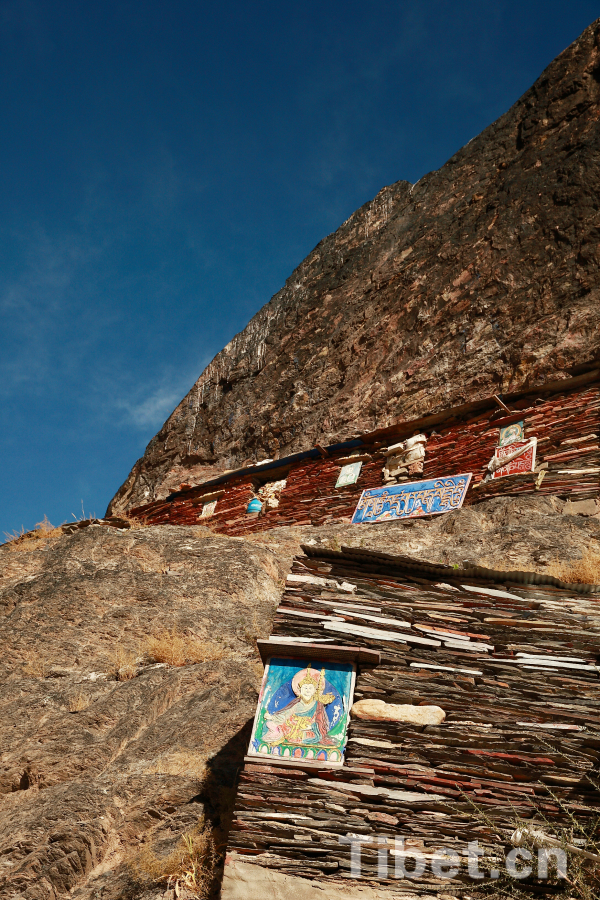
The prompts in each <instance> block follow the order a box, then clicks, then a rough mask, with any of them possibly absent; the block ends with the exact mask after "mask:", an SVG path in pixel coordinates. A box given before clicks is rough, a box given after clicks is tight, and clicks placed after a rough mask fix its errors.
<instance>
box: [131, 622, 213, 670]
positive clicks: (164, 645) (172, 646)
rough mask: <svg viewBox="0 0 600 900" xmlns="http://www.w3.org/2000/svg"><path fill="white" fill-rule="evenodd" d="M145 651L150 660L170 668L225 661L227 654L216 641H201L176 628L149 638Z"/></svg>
mask: <svg viewBox="0 0 600 900" xmlns="http://www.w3.org/2000/svg"><path fill="white" fill-rule="evenodd" d="M144 649H145V652H146V655H147V656H148V658H149V659H151V660H153V661H154V662H163V663H166V664H167V665H168V666H185V665H193V664H194V663H201V662H208V661H211V660H215V659H223V658H224V657H225V655H226V653H227V651H226V649H225V648H224V647H223V645H222V644H219V643H217V642H216V641H201V640H200V639H199V638H197V637H194V636H193V635H188V634H181V633H179V632H177V631H176V630H175V629H174V628H172V629H171V630H170V631H169V630H165V631H162V632H159V633H157V634H155V635H152V636H151V637H149V638H147V640H146V644H145V648H144Z"/></svg>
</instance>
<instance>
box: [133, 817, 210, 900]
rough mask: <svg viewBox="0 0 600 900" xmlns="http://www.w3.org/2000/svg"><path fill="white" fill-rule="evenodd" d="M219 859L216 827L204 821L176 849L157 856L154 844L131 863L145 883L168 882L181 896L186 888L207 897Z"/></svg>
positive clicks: (142, 851) (184, 836) (185, 835)
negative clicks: (213, 832)
mask: <svg viewBox="0 0 600 900" xmlns="http://www.w3.org/2000/svg"><path fill="white" fill-rule="evenodd" d="M215 862H216V851H215V844H214V839H213V835H212V829H211V828H210V827H208V826H207V825H205V824H204V822H202V821H201V822H200V823H199V824H198V827H197V829H196V830H195V831H194V832H193V833H191V834H184V835H183V836H182V837H181V839H180V841H179V843H178V845H177V847H176V848H175V850H172V851H171V853H169V854H168V855H166V856H157V854H156V853H155V852H154V850H153V849H152V847H146V848H144V849H143V850H141V851H140V852H139V853H138V854H137V856H136V857H135V858H134V859H133V860H132V862H131V865H132V868H133V870H134V872H135V873H136V875H137V876H138V878H140V880H141V881H143V882H149V881H150V882H157V881H162V882H166V884H167V887H169V888H173V889H174V891H175V895H176V896H179V895H180V893H181V892H182V890H186V891H188V892H190V893H192V894H193V895H195V896H196V897H202V898H207V897H208V896H209V895H210V893H211V889H212V888H213V882H214V872H215Z"/></svg>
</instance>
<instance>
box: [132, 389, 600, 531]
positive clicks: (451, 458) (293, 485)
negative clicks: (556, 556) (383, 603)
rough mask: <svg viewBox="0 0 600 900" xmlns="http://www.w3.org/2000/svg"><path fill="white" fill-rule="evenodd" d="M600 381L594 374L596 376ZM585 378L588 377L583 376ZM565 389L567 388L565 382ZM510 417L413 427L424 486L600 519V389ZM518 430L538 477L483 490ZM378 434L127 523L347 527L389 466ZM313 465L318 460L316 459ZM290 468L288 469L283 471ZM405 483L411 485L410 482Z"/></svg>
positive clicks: (492, 414) (493, 411)
mask: <svg viewBox="0 0 600 900" xmlns="http://www.w3.org/2000/svg"><path fill="white" fill-rule="evenodd" d="M590 376H594V377H595V378H596V379H597V373H590ZM586 377H587V376H586ZM563 383H566V382H563ZM511 406H512V412H511V414H507V413H506V412H505V411H503V410H502V409H500V408H499V407H498V406H497V405H496V404H494V405H493V406H492V407H491V408H488V409H487V410H485V411H484V412H481V411H480V410H474V411H471V413H466V414H465V415H464V417H458V416H456V415H453V411H452V410H448V411H447V421H448V423H449V424H446V423H444V424H438V425H437V426H436V427H433V428H432V427H431V425H429V427H427V428H425V427H424V423H423V422H416V423H413V426H412V429H411V432H409V433H414V432H415V431H425V436H426V437H427V442H426V445H425V446H426V450H425V458H424V459H423V460H422V470H421V472H422V474H419V475H413V476H412V480H413V481H414V480H419V479H420V478H429V479H430V478H442V477H443V476H445V475H452V474H457V473H459V472H470V473H472V475H473V477H472V480H471V484H470V486H469V490H468V493H467V496H466V498H465V503H466V504H467V505H471V504H473V503H479V502H480V501H481V500H484V499H486V498H489V497H494V496H504V497H506V496H518V495H519V494H534V493H539V494H542V495H554V496H557V497H560V498H562V499H567V498H568V499H569V500H571V501H574V502H583V503H585V502H586V501H591V503H590V508H592V509H595V510H596V511H597V512H598V511H600V506H598V504H597V500H598V497H599V494H600V444H599V443H598V440H599V439H598V435H599V434H600V384H599V383H598V381H597V380H596V381H594V383H591V384H590V383H586V384H584V385H579V386H578V388H577V389H573V390H571V391H560V390H558V391H556V392H554V393H552V394H551V395H550V396H546V397H540V396H537V395H535V394H534V395H530V396H529V397H526V398H523V399H520V400H516V402H512V403H511ZM516 420H521V421H522V422H523V427H524V430H525V435H526V436H527V438H528V439H530V438H535V439H536V441H537V455H536V464H535V471H534V472H526V473H522V474H515V475H509V476H503V477H502V478H498V479H495V480H491V481H484V476H485V475H486V474H488V470H487V465H488V463H489V461H490V459H491V458H492V457H493V455H494V450H495V448H496V446H497V444H498V440H499V434H500V431H499V429H500V428H501V427H503V426H505V425H507V424H508V423H511V422H514V421H516ZM377 437H380V438H381V437H383V436H382V435H380V434H379V433H378V432H376V433H375V434H371V435H363V443H362V444H361V447H360V449H357V450H353V453H354V454H355V455H354V456H348V453H349V451H348V449H346V450H343V449H342V450H337V451H332V452H330V453H329V454H328V455H327V456H325V455H323V456H319V452H318V450H315V451H313V456H312V457H309V458H308V459H302V460H297V461H293V462H291V463H290V464H289V465H283V469H271V470H269V469H267V468H266V467H255V468H253V469H251V470H250V471H248V472H242V473H240V474H233V475H232V476H231V478H229V479H228V480H227V481H224V482H222V483H221V484H219V485H210V484H208V485H204V486H202V485H201V486H198V487H192V488H189V489H185V490H182V491H179V492H177V493H176V494H175V495H173V497H171V498H168V499H166V500H158V501H156V502H155V503H150V504H146V505H144V506H140V507H137V508H134V509H133V510H131V515H132V516H134V517H139V518H140V519H141V520H143V521H146V522H149V523H150V524H153V525H158V524H161V523H170V524H172V525H194V524H196V523H197V522H202V523H203V524H207V525H209V526H210V528H211V529H213V530H214V531H220V532H224V533H225V534H250V533H252V532H258V531H264V530H267V529H272V528H277V527H281V526H288V525H323V524H324V523H327V522H340V521H348V520H349V519H350V518H351V517H352V514H353V512H354V510H355V509H356V505H357V503H358V501H359V499H360V496H361V493H362V491H364V490H367V489H368V488H378V487H381V486H382V484H383V481H384V465H385V461H386V459H387V458H388V457H386V455H385V446H384V445H382V442H381V440H376V438H377ZM397 437H398V435H395V436H394V434H393V431H392V432H391V433H388V434H387V441H386V443H389V444H392V445H393V444H394V443H395V442H396V439H397ZM315 457H316V458H315ZM349 460H361V464H362V468H361V471H360V475H359V477H358V480H357V482H356V483H355V484H353V485H348V486H343V487H337V486H336V481H337V478H338V475H339V473H340V470H341V466H342V465H344V463H347V462H348V461H349ZM284 463H285V460H282V464H284ZM269 471H271V473H279V474H271V477H272V478H273V477H277V478H279V477H280V476H281V475H284V477H285V478H286V481H285V482H284V484H285V486H284V487H283V490H282V491H281V493H280V495H279V503H278V506H277V507H275V508H272V509H265V511H264V512H263V514H262V515H260V516H259V517H257V518H253V517H251V516H249V515H248V514H247V507H248V503H249V501H250V500H251V499H252V497H253V496H255V490H256V485H257V479H260V478H267V477H269ZM407 477H408V476H407ZM213 497H214V498H216V506H215V508H214V511H213V514H212V515H211V516H210V518H206V519H204V518H201V511H202V508H203V504H204V502H205V499H206V498H209V499H211V498H213Z"/></svg>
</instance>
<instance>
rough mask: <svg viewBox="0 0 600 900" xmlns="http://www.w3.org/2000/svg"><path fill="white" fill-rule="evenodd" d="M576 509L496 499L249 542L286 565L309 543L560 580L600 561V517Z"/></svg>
mask: <svg viewBox="0 0 600 900" xmlns="http://www.w3.org/2000/svg"><path fill="white" fill-rule="evenodd" d="M573 507H577V504H573V503H570V502H569V501H567V502H566V503H565V502H564V501H563V500H560V499H559V498H558V497H544V496H540V495H539V494H538V495H536V494H533V495H532V494H524V495H522V496H520V497H494V498H493V499H490V500H484V501H482V502H481V503H477V504H476V505H474V506H467V507H463V509H459V510H456V511H455V512H451V513H447V514H446V515H442V516H431V517H430V518H429V519H427V518H422V519H409V520H405V521H404V522H381V523H379V524H377V525H351V524H349V523H346V522H340V523H338V524H331V525H321V526H319V527H317V528H313V527H312V526H310V525H306V526H299V527H296V528H274V529H273V530H271V531H268V532H262V533H258V534H256V535H253V536H252V537H251V538H250V540H251V541H252V542H256V543H258V544H262V545H263V546H265V547H270V548H272V549H273V550H274V552H276V553H278V554H281V557H280V558H281V561H282V564H283V563H284V562H285V561H286V560H288V559H290V558H291V556H292V555H293V553H294V550H293V548H294V546H299V545H300V544H303V543H308V544H311V543H313V544H317V545H319V544H323V545H324V546H326V547H330V548H331V549H334V550H335V549H339V548H340V547H341V546H342V545H344V544H346V545H348V546H349V547H364V548H365V549H367V550H379V551H381V552H383V553H392V554H400V555H406V556H411V557H414V558H416V559H422V560H424V561H426V562H432V563H443V564H444V565H455V566H461V565H463V564H468V565H483V566H489V567H490V568H495V569H520V570H523V571H528V572H541V573H545V572H546V573H548V574H553V570H554V566H556V565H557V564H561V563H564V564H567V565H569V564H574V563H575V562H577V560H580V559H581V558H582V557H583V556H584V555H585V554H586V553H588V552H589V551H592V552H593V553H596V554H600V517H598V516H597V515H589V514H587V513H586V514H583V513H576V514H572V513H571V509H572V508H573ZM587 509H589V510H590V511H592V510H594V509H595V507H594V506H591V505H590V507H589V508H588V507H586V510H587ZM599 581H600V573H599Z"/></svg>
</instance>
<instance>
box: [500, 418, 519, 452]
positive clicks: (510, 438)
mask: <svg viewBox="0 0 600 900" xmlns="http://www.w3.org/2000/svg"><path fill="white" fill-rule="evenodd" d="M524 440H525V429H524V428H523V423H522V422H513V423H512V425H506V426H505V427H504V428H501V429H500V440H499V441H498V446H499V447H506V445H507V444H514V443H516V442H517V441H524Z"/></svg>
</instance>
